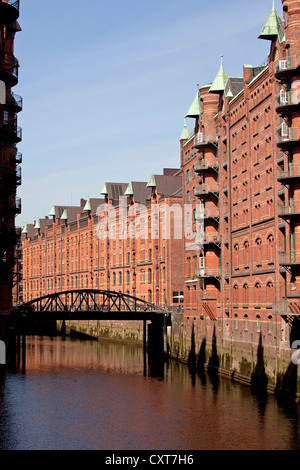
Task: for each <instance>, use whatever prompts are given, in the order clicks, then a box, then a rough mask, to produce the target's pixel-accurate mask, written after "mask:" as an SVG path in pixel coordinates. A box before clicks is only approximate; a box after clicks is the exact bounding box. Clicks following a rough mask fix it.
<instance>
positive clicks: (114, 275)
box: [113, 272, 116, 286]
mask: <svg viewBox="0 0 300 470" xmlns="http://www.w3.org/2000/svg"><path fill="white" fill-rule="evenodd" d="M115 285H116V273H115V272H114V273H113V286H115Z"/></svg>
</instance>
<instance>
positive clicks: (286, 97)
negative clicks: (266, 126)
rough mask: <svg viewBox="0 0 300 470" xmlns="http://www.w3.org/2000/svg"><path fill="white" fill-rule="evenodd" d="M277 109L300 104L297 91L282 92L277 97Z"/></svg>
mask: <svg viewBox="0 0 300 470" xmlns="http://www.w3.org/2000/svg"><path fill="white" fill-rule="evenodd" d="M275 103H276V107H279V106H291V105H296V104H299V98H298V93H297V92H296V91H295V92H293V91H288V90H280V92H279V93H277V95H276V96H275Z"/></svg>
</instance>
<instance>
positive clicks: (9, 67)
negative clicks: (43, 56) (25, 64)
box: [3, 53, 19, 78]
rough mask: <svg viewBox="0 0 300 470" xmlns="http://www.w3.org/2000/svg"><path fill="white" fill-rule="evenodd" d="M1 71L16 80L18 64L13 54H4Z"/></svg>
mask: <svg viewBox="0 0 300 470" xmlns="http://www.w3.org/2000/svg"><path fill="white" fill-rule="evenodd" d="M3 71H4V72H6V73H10V74H12V75H14V76H15V77H16V78H18V75H19V62H18V60H17V59H16V58H15V56H14V55H13V54H8V53H6V54H4V63H3Z"/></svg>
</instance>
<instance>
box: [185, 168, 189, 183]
mask: <svg viewBox="0 0 300 470" xmlns="http://www.w3.org/2000/svg"><path fill="white" fill-rule="evenodd" d="M186 182H187V183H189V182H190V170H188V171H187V172H186Z"/></svg>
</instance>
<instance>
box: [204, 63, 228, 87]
mask: <svg viewBox="0 0 300 470" xmlns="http://www.w3.org/2000/svg"><path fill="white" fill-rule="evenodd" d="M227 80H228V75H227V73H226V72H225V69H224V67H223V55H221V67H220V70H219V72H218V73H217V76H216V78H215V79H214V81H213V83H212V85H211V87H210V89H209V92H210V93H220V92H222V91H224V90H225V87H226V83H227Z"/></svg>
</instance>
